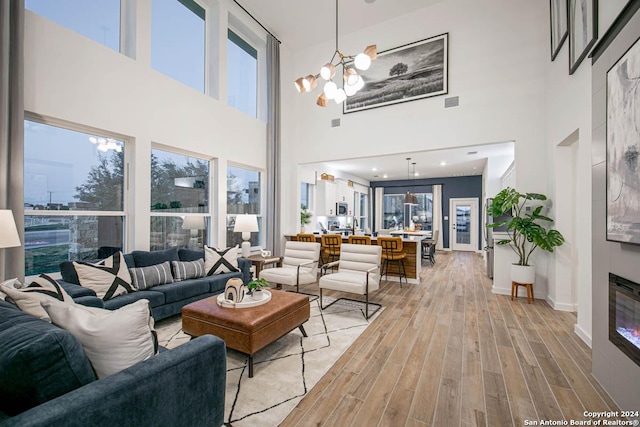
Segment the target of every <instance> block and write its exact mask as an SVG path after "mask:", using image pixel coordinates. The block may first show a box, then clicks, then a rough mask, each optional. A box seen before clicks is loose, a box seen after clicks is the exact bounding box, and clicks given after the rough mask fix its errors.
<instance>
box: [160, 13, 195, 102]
mask: <svg viewBox="0 0 640 427" xmlns="http://www.w3.org/2000/svg"><path fill="white" fill-rule="evenodd" d="M204 64H205V10H204V9H203V8H202V7H201V6H199V5H198V4H197V3H196V2H195V1H193V0H152V2H151V67H152V68H153V69H155V70H157V71H160V72H161V73H163V74H166V75H167V76H169V77H171V78H173V79H176V80H178V81H180V82H182V83H184V84H186V85H188V86H191V87H192V88H194V89H196V90H198V91H200V92H203V93H204V78H205V77H204V70H205V68H204Z"/></svg>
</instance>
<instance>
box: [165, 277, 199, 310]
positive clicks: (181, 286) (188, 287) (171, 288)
mask: <svg viewBox="0 0 640 427" xmlns="http://www.w3.org/2000/svg"><path fill="white" fill-rule="evenodd" d="M209 287H210V285H209V282H208V281H207V280H203V279H189V280H183V281H181V282H174V283H169V284H168V285H162V286H156V287H155V288H153V290H154V291H155V292H162V293H163V294H164V301H165V304H169V303H172V302H176V301H180V300H183V299H187V298H190V297H193V296H196V295H201V294H206V293H207V292H209Z"/></svg>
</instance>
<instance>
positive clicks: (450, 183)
mask: <svg viewBox="0 0 640 427" xmlns="http://www.w3.org/2000/svg"><path fill="white" fill-rule="evenodd" d="M437 184H442V217H443V218H444V217H445V216H446V217H449V219H448V220H447V221H445V220H444V219H443V221H442V247H443V248H448V247H450V246H449V224H450V220H451V215H449V200H450V199H452V198H453V199H460V198H477V199H478V218H477V221H478V249H481V246H482V232H483V228H482V226H483V224H482V209H483V208H484V202H483V200H482V176H481V175H474V176H461V177H453V178H425V179H411V180H408V179H404V180H397V181H375V182H371V188H377V187H384V194H405V193H406V192H407V191H411V192H412V193H431V191H432V190H431V188H432V186H433V185H437ZM374 191H375V190H374ZM372 205H373V212H374V215H375V209H376V207H375V197H374V200H373V203H372ZM374 221H375V218H374ZM374 223H375V222H374Z"/></svg>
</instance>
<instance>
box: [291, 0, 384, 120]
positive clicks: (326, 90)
mask: <svg viewBox="0 0 640 427" xmlns="http://www.w3.org/2000/svg"><path fill="white" fill-rule="evenodd" d="M377 57H378V53H377V48H376V45H374V44H373V45H370V46H367V47H366V48H365V50H364V52H362V53H359V54H357V55H355V56H354V55H344V54H342V52H340V49H339V48H338V0H336V50H335V52H333V56H332V57H331V60H330V61H329V62H327V63H326V64H325V65H323V66H322V68H320V73H318V74H309V75H308V76H307V77H300V78H299V79H297V80H296V81H295V82H294V83H295V86H296V89H297V90H298V92H299V93H303V92H311V91H312V90H313V89H315V87H316V86H317V85H318V78H322V79H323V80H325V81H326V83H325V84H324V86H323V89H322V93H321V94H320V95H319V96H318V99H317V101H316V104H318V105H319V106H320V107H326V106H327V101H328V100H330V99H333V100H334V101H335V102H336V104H340V103H341V102H343V101H344V100H345V99H347V97H348V96H352V95H355V94H356V92H358V91H359V90H360V89H362V88H363V87H364V80H363V79H362V76H360V75H359V74H358V71H356V69H357V70H361V71H365V70H368V69H369V66H370V65H371V61H372V60H374V59H376V58H377ZM350 60H353V64H352V65H351V64H349V65H347V61H350ZM334 61H335V62H334ZM339 65H342V69H343V76H342V77H343V79H344V89H343V88H338V86H337V85H336V84H335V83H334V82H333V77H334V76H335V74H336V67H337V66H339Z"/></svg>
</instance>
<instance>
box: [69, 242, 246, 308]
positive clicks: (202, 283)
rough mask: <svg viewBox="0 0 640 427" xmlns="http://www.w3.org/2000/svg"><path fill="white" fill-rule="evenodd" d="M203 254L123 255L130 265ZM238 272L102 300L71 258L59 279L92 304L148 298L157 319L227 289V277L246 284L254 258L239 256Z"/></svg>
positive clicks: (103, 305) (80, 300)
mask: <svg viewBox="0 0 640 427" xmlns="http://www.w3.org/2000/svg"><path fill="white" fill-rule="evenodd" d="M203 257H204V250H200V251H198V250H191V249H179V250H178V249H176V248H172V249H167V250H163V251H151V252H149V251H133V252H131V253H130V254H125V256H124V259H125V262H126V263H127V266H128V267H129V268H136V267H148V266H151V265H157V264H162V263H163V262H165V261H195V260H197V259H199V258H203ZM238 268H239V269H240V271H239V272H234V273H223V274H214V275H212V276H205V277H201V278H198V279H189V280H183V281H180V282H174V283H169V284H165V285H159V286H154V287H152V288H149V289H146V290H143V291H137V292H131V293H128V294H125V295H119V296H117V297H114V298H112V299H110V300H107V301H102V300H101V299H99V298H98V297H96V294H95V292H94V291H93V290H91V289H88V288H83V287H82V286H79V284H80V282H79V280H78V275H77V273H76V271H75V268H74V267H73V263H72V262H71V261H65V262H62V263H61V264H60V272H61V274H62V280H61V281H59V283H60V284H61V285H62V287H63V288H64V289H65V291H67V293H68V294H69V295H70V296H71V297H72V298H73V299H74V300H75V301H76V302H78V303H80V304H84V305H89V306H93V307H99V308H106V309H109V310H115V309H118V308H120V307H122V306H124V305H126V304H130V303H132V302H135V301H137V300H139V299H142V298H146V299H147V300H149V303H150V305H151V313H152V314H153V318H154V319H155V320H160V319H164V318H166V317H170V316H174V315H176V314H180V313H181V311H182V307H184V306H185V305H187V304H189V303H191V302H193V301H197V300H200V299H203V298H207V297H210V296H213V295H217V294H219V293H222V292H223V291H224V287H225V285H226V283H227V281H228V280H229V279H231V278H233V277H239V278H241V279H242V281H243V282H244V283H245V284H247V283H249V281H251V272H250V268H251V261H250V260H248V259H246V258H238Z"/></svg>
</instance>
